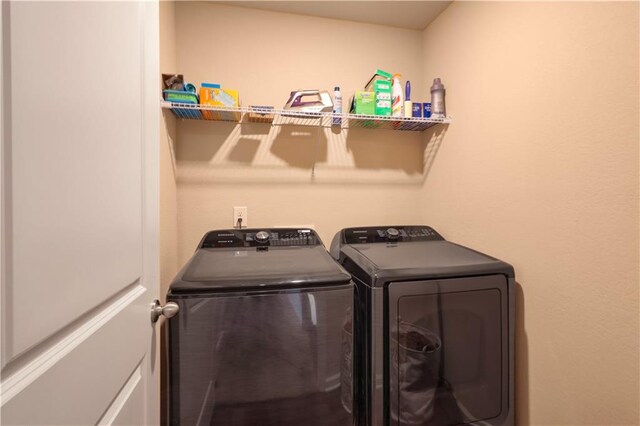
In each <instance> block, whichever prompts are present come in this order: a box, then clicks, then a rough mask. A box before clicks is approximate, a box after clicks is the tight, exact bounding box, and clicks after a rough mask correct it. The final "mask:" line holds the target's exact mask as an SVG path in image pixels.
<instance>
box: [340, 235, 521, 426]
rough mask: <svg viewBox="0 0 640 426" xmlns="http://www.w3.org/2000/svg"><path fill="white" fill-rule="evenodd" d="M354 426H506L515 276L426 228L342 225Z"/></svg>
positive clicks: (510, 410) (510, 407)
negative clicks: (351, 307)
mask: <svg viewBox="0 0 640 426" xmlns="http://www.w3.org/2000/svg"><path fill="white" fill-rule="evenodd" d="M331 253H332V255H333V256H334V258H335V259H337V260H338V261H339V262H340V263H341V264H342V265H343V266H344V267H345V268H346V269H347V270H348V271H349V272H350V273H351V275H352V277H353V280H354V282H355V284H356V305H355V306H356V308H355V315H354V317H355V320H354V322H355V332H354V333H355V336H356V344H355V348H354V357H355V359H357V360H359V362H358V363H356V370H355V376H356V385H355V386H356V404H355V406H356V407H357V410H358V411H357V418H358V424H360V425H375V426H377V425H393V426H410V425H412V426H413V425H421V426H443V425H459V424H476V425H513V424H514V316H515V274H514V269H513V267H511V265H509V264H507V263H504V262H502V261H500V260H498V259H495V258H493V257H491V256H487V255H485V254H482V253H479V252H477V251H475V250H472V249H469V248H466V247H463V246H460V245H458V244H454V243H451V242H448V241H445V239H444V238H443V237H442V236H441V235H440V234H438V233H437V232H436V231H435V230H434V229H433V228H430V227H428V226H392V227H363V228H348V229H343V230H342V231H340V232H339V233H338V234H337V235H336V236H335V238H334V240H333V242H332V245H331Z"/></svg>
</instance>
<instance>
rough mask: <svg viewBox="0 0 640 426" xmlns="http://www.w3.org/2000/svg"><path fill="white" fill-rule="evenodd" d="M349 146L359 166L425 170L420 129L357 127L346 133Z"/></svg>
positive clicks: (414, 172) (417, 172)
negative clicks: (398, 129)
mask: <svg viewBox="0 0 640 426" xmlns="http://www.w3.org/2000/svg"><path fill="white" fill-rule="evenodd" d="M346 147H347V151H349V152H350V153H351V155H352V156H353V162H354V165H355V166H356V168H359V169H372V170H380V169H387V170H402V171H403V172H404V173H406V174H407V175H420V174H421V173H422V170H423V168H422V160H421V159H422V155H421V153H422V150H421V149H422V144H421V138H420V135H419V134H418V133H413V132H410V133H405V132H398V131H394V130H371V129H357V128H354V129H349V131H348V133H347V137H346Z"/></svg>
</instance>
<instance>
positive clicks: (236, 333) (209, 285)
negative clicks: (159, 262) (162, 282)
mask: <svg viewBox="0 0 640 426" xmlns="http://www.w3.org/2000/svg"><path fill="white" fill-rule="evenodd" d="M353 289H354V286H353V283H352V282H351V276H350V275H349V274H348V273H347V272H346V271H345V270H344V269H343V268H342V267H341V266H340V265H338V263H336V262H335V261H334V260H333V259H332V258H331V256H330V255H329V253H328V252H327V251H326V249H325V247H324V245H323V243H322V241H321V240H320V238H319V237H318V235H317V234H316V233H315V232H314V231H313V230H312V229H282V228H278V229H264V230H258V229H242V230H238V229H231V230H218V231H211V232H208V233H207V234H206V235H205V236H204V238H203V239H202V241H201V242H200V244H199V246H198V248H197V250H196V252H195V254H194V255H193V257H192V258H191V260H190V261H189V262H188V263H187V264H186V266H185V267H184V268H183V269H182V270H181V271H180V272H179V273H178V275H177V277H176V278H175V280H174V281H173V283H172V284H171V286H170V289H169V292H168V295H167V300H168V302H173V303H175V304H177V305H178V308H179V309H178V312H177V314H176V315H175V316H174V317H173V318H171V319H170V320H169V321H168V365H169V376H168V393H169V401H168V407H169V413H168V419H169V422H170V424H173V425H226V426H245V425H246V426H249V425H251V426H255V425H263V426H271V425H273V426H275V425H278V426H292V425H296V426H298V425H317V426H327V425H336V426H337V425H340V426H343V425H344V426H347V425H352V424H353V420H352V416H353V414H352V392H353V389H352V339H353V337H352V336H353V332H352V319H351V315H352V306H353ZM172 306H175V305H172Z"/></svg>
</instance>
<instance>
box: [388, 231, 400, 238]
mask: <svg viewBox="0 0 640 426" xmlns="http://www.w3.org/2000/svg"><path fill="white" fill-rule="evenodd" d="M386 234H387V238H388V239H390V240H397V239H398V237H400V232H399V231H398V230H397V229H396V228H389V229H387V232H386Z"/></svg>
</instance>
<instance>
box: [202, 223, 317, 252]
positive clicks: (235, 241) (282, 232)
mask: <svg viewBox="0 0 640 426" xmlns="http://www.w3.org/2000/svg"><path fill="white" fill-rule="evenodd" d="M321 244H322V241H321V240H320V238H319V237H318V234H316V232H315V231H314V230H313V229H305V228H271V229H269V228H267V229H225V230H220V231H210V232H208V233H207V234H206V235H205V236H204V238H203V239H202V241H201V242H200V245H199V246H198V247H199V248H223V247H258V248H260V247H295V246H316V245H321Z"/></svg>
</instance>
